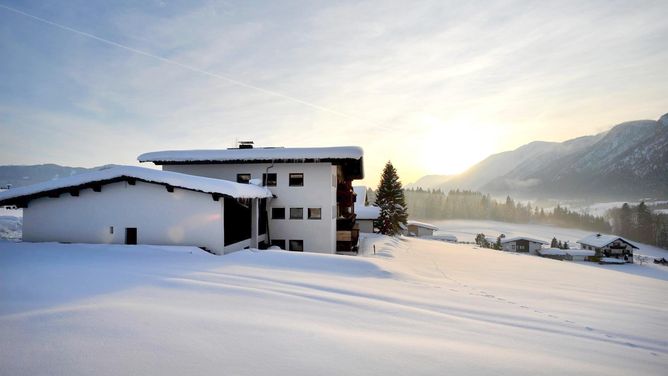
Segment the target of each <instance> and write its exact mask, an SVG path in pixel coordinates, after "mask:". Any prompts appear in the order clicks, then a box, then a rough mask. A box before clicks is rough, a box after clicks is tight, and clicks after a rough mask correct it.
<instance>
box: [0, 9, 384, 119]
mask: <svg viewBox="0 0 668 376" xmlns="http://www.w3.org/2000/svg"><path fill="white" fill-rule="evenodd" d="M0 8H3V9H6V10H8V11H10V12H14V13H16V14H20V15H22V16H25V17H28V18H32V19H33V20H36V21H39V22H42V23H45V24H47V25H51V26H53V27H56V28H59V29H62V30H66V31H69V32H72V33H75V34H78V35H81V36H84V37H87V38H91V39H94V40H97V41H98V42H102V43H104V44H107V45H110V46H114V47H117V48H121V49H124V50H127V51H130V52H134V53H136V54H139V55H144V56H147V57H151V58H154V59H158V60H160V61H162V62H163V63H167V64H170V65H174V66H177V67H180V68H183V69H187V70H189V71H192V72H195V73H200V74H203V75H206V76H209V77H213V78H217V79H219V80H223V81H227V82H229V83H232V84H234V85H237V86H241V87H245V88H247V89H251V90H255V91H258V92H261V93H264V94H268V95H272V96H275V97H279V98H283V99H287V100H290V101H293V102H296V103H299V104H302V105H305V106H308V107H310V108H313V109H315V110H318V111H323V112H328V113H331V114H334V115H337V116H340V117H345V118H348V119H351V120H355V121H359V122H363V123H369V124H373V125H376V126H382V125H380V124H375V123H373V122H370V121H368V120H364V119H361V118H359V117H357V116H353V115H349V114H346V113H344V112H341V111H337V110H333V109H331V108H327V107H323V106H320V105H317V104H315V103H311V102H308V101H305V100H303V99H299V98H296V97H293V96H290V95H287V94H283V93H280V92H277V91H274V90H269V89H264V88H261V87H258V86H255V85H251V84H248V83H246V82H243V81H239V80H236V79H234V78H231V77H227V76H224V75H221V74H218V73H213V72H209V71H207V70H204V69H200V68H197V67H194V66H192V65H188V64H184V63H181V62H179V61H176V60H172V59H169V58H166V57H163V56H160V55H156V54H152V53H150V52H146V51H142V50H139V49H137V48H133V47H130V46H127V45H124V44H121V43H118V42H114V41H113V40H110V39H106V38H102V37H99V36H97V35H94V34H91V33H87V32H85V31H81V30H77V29H75V28H73V27H69V26H66V25H62V24H59V23H57V22H54V21H50V20H48V19H46V18H42V17H39V16H35V15H33V14H30V13H26V12H24V11H22V10H19V9H16V8H13V7H10V6H7V5H4V4H0Z"/></svg>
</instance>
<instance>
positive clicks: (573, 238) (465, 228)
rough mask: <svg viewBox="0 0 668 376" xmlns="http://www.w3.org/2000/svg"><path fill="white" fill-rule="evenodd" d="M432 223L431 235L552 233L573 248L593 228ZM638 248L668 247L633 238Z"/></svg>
mask: <svg viewBox="0 0 668 376" xmlns="http://www.w3.org/2000/svg"><path fill="white" fill-rule="evenodd" d="M430 223H431V224H433V225H435V226H437V227H438V228H439V230H438V231H436V232H435V233H434V235H455V236H456V237H457V240H458V241H460V242H473V241H475V236H476V234H479V233H484V234H485V236H491V237H493V238H496V237H497V236H499V235H500V234H505V235H506V237H509V238H512V237H515V236H528V237H530V238H535V239H540V240H544V241H547V242H550V241H551V240H552V238H553V237H556V238H557V239H559V240H561V241H567V242H568V243H569V244H570V246H571V247H572V248H579V247H580V245H579V244H577V243H576V242H577V241H578V240H580V239H582V238H584V237H585V236H589V235H591V234H594V233H595V232H593V231H585V230H579V229H573V228H563V227H556V226H545V225H529V224H519V223H507V222H495V221H469V220H448V221H432V222H430ZM633 243H634V244H636V245H637V246H638V247H639V248H640V250H638V251H636V252H634V253H636V254H639V255H645V256H650V257H655V258H661V257H665V258H668V250H665V249H661V248H658V247H654V246H651V245H648V244H642V243H637V242H633Z"/></svg>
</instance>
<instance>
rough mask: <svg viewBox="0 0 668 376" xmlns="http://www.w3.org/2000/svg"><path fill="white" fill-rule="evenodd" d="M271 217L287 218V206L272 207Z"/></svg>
mask: <svg viewBox="0 0 668 376" xmlns="http://www.w3.org/2000/svg"><path fill="white" fill-rule="evenodd" d="M271 219H285V208H271Z"/></svg>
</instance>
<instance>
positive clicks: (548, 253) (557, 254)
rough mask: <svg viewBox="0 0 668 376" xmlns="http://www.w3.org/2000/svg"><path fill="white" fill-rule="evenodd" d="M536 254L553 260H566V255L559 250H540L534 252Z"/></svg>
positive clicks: (562, 250)
mask: <svg viewBox="0 0 668 376" xmlns="http://www.w3.org/2000/svg"><path fill="white" fill-rule="evenodd" d="M536 254H537V255H538V256H541V257H545V258H551V259H555V260H567V259H568V253H566V250H564V249H561V248H540V249H537V250H536Z"/></svg>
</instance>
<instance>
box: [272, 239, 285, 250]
mask: <svg viewBox="0 0 668 376" xmlns="http://www.w3.org/2000/svg"><path fill="white" fill-rule="evenodd" d="M271 245H273V246H276V247H279V248H280V249H285V240H282V239H272V240H271Z"/></svg>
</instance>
